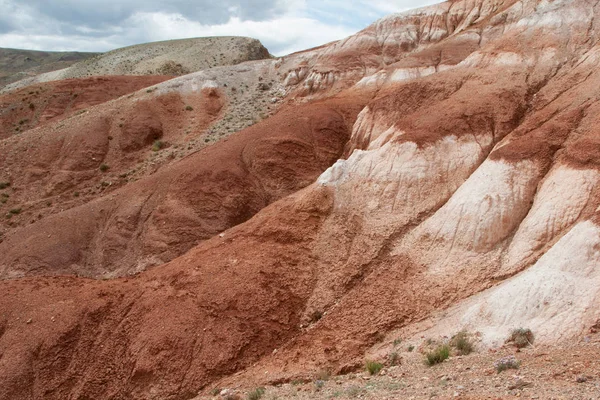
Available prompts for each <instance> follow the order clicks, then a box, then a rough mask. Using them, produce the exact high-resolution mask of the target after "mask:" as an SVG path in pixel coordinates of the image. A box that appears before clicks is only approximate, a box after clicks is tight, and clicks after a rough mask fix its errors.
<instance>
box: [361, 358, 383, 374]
mask: <svg viewBox="0 0 600 400" xmlns="http://www.w3.org/2000/svg"><path fill="white" fill-rule="evenodd" d="M365 368H366V370H367V372H369V375H377V374H378V373H379V371H381V370H382V369H383V364H381V363H379V362H377V361H367V362H366V364H365Z"/></svg>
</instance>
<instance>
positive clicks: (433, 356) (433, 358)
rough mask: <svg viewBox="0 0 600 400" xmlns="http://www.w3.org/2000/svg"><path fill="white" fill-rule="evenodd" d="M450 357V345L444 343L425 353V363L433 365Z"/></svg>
mask: <svg viewBox="0 0 600 400" xmlns="http://www.w3.org/2000/svg"><path fill="white" fill-rule="evenodd" d="M448 357H450V346H448V345H447V344H443V345H441V346H438V347H437V348H436V349H435V350H432V351H430V352H429V353H427V354H425V364H427V365H429V366H430V367H431V366H434V365H436V364H439V363H442V362H444V360H446V359H447V358H448Z"/></svg>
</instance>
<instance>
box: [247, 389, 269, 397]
mask: <svg viewBox="0 0 600 400" xmlns="http://www.w3.org/2000/svg"><path fill="white" fill-rule="evenodd" d="M265 391H266V390H265V388H264V387H259V388H256V389H254V390H253V391H251V392H250V393H248V400H259V399H260V398H261V397H263V395H264V394H265Z"/></svg>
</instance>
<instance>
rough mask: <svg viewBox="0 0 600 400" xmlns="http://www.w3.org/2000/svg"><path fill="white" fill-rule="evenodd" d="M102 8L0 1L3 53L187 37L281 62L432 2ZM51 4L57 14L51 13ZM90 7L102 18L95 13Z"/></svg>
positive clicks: (92, 2) (56, 0)
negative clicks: (253, 49)
mask: <svg viewBox="0 0 600 400" xmlns="http://www.w3.org/2000/svg"><path fill="white" fill-rule="evenodd" d="M107 1H109V3H110V4H107V5H104V2H103V1H101V0H77V1H75V0H43V1H41V0H28V1H27V4H23V3H17V2H16V0H0V8H1V9H3V10H7V12H8V13H5V14H4V17H3V16H0V47H13V48H27V49H35V50H76V51H107V50H111V49H114V48H119V47H123V46H128V45H132V44H136V43H144V42H151V41H158V40H169V39H179V38H186V37H200V36H249V37H253V38H257V39H259V40H261V42H262V43H263V44H264V45H265V46H266V47H267V48H268V49H269V50H270V51H271V52H272V53H273V54H276V55H284V54H288V53H291V52H294V51H298V50H304V49H307V48H310V47H314V46H318V45H321V44H324V43H327V42H330V41H333V40H337V39H342V38H344V37H346V36H349V35H351V34H353V33H354V32H356V31H358V30H359V29H362V28H364V27H365V26H367V25H369V24H370V23H372V22H374V21H375V20H376V19H377V18H379V17H382V16H384V15H386V14H388V13H390V12H396V11H402V10H405V9H407V8H412V7H416V6H422V5H427V4H431V3H435V2H437V1H436V0H385V1H384V0H374V1H367V0H355V1H347V0H343V1H340V0H251V1H248V2H246V1H240V0H221V1H220V2H214V1H212V0H211V1H208V2H207V1H206V0H199V1H198V2H195V3H193V4H194V6H192V2H189V1H187V0H185V1H184V0H170V1H164V0H144V1H141V0H140V1H138V0H132V1H130V2H125V3H123V2H122V0H118V1H117V0H107ZM100 3H102V4H100ZM204 3H206V4H209V7H207V8H206V10H204V14H202V15H199V14H198V7H197V5H198V4H200V5H201V4H204ZM53 4H54V5H55V6H56V7H58V8H56V9H55V8H51V7H52V5H53ZM119 4H125V5H124V6H123V7H121V6H118V5H119ZM142 4H143V5H142ZM69 5H72V6H73V7H74V8H73V12H72V13H71V14H69V13H65V14H61V13H59V12H58V11H57V10H58V9H65V8H66V7H67V6H69ZM75 5H76V7H75ZM59 6H60V7H59ZM94 6H95V7H96V8H98V9H101V10H102V12H99V13H94V12H93V10H94V8H93V7H94ZM103 7H104V8H103ZM252 7H255V8H256V7H259V8H260V7H262V8H263V9H259V10H257V9H253V8H252ZM112 9H114V10H115V11H114V13H113V12H111V10H112ZM174 10H180V11H178V12H174ZM194 10H195V11H194ZM191 11H194V12H191ZM223 13H225V14H223ZM59 14H60V17H59V16H58V15H59ZM227 14H228V15H229V16H228V17H227V18H225V19H224V18H223V16H224V15H227Z"/></svg>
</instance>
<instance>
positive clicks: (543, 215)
mask: <svg viewBox="0 0 600 400" xmlns="http://www.w3.org/2000/svg"><path fill="white" fill-rule="evenodd" d="M597 13H598V8H597V7H596V4H595V3H593V2H588V1H585V0H573V1H569V2H559V1H538V0H526V1H514V0H489V1H487V0H485V1H484V0H475V1H466V0H455V1H450V2H446V3H441V4H438V5H435V6H431V7H426V8H422V9H418V10H413V11H409V12H407V13H403V14H398V15H391V16H389V17H386V18H384V19H382V20H380V21H377V22H376V23H375V24H373V25H372V26H371V27H369V28H367V29H365V30H364V31H361V32H359V33H358V34H356V35H354V36H352V37H350V38H347V39H345V40H342V41H339V42H335V43H331V44H328V45H326V46H322V47H320V48H316V49H312V50H307V51H305V52H301V53H296V54H292V55H289V56H286V57H282V58H278V59H266V60H258V61H250V62H245V63H241V64H237V65H234V66H223V67H216V68H211V69H206V70H201V71H199V72H195V73H192V74H188V75H184V76H181V77H178V78H174V79H171V80H167V81H163V82H160V81H161V80H163V79H164V78H161V77H153V78H150V77H147V78H144V79H156V81H152V83H150V84H149V85H148V86H147V87H143V88H142V87H141V86H137V85H138V83H139V84H140V85H141V82H142V81H139V82H138V81H135V80H130V81H128V82H129V85H131V86H129V88H130V90H131V92H130V93H128V94H125V93H122V94H124V96H121V97H118V98H115V97H117V96H118V95H119V94H121V93H119V94H117V93H116V92H110V94H108V92H107V94H106V96H107V97H106V101H104V102H101V103H99V104H96V105H93V104H92V101H91V100H87V101H88V103H87V105H86V106H85V107H84V106H74V103H73V104H71V103H70V105H69V106H65V108H63V110H64V111H61V112H59V113H58V114H61V113H62V114H63V115H62V116H60V115H58V116H56V117H54V118H55V119H51V120H48V121H46V122H42V121H39V119H32V121H34V122H32V124H36V126H35V128H33V125H31V127H32V129H28V128H29V127H30V126H29V125H26V126H25V127H24V128H23V130H24V131H21V132H19V133H11V134H10V135H6V136H5V137H4V138H3V139H2V140H1V141H0V153H1V154H2V158H1V159H0V182H2V185H1V187H2V189H0V196H2V197H0V199H2V204H3V205H2V206H1V208H0V210H1V211H2V215H3V221H2V234H3V236H2V238H1V239H0V240H1V243H0V277H1V278H2V280H1V281H0V382H1V384H0V398H1V399H65V398H71V399H194V398H197V399H200V398H205V397H210V396H211V392H213V391H214V393H215V394H218V393H220V391H219V390H214V389H215V388H219V389H221V388H234V389H235V388H237V389H239V390H238V393H236V392H235V391H234V390H231V391H224V392H223V395H222V396H221V398H239V396H240V395H239V393H242V391H244V390H246V389H250V388H253V387H257V386H260V385H268V384H270V385H276V386H280V385H282V384H284V383H286V382H292V381H294V382H298V381H311V380H313V379H315V378H316V379H318V381H319V382H322V381H324V380H323V379H321V378H322V377H324V376H325V375H327V376H329V375H331V374H333V375H339V374H349V373H353V372H356V371H359V370H361V369H362V368H363V366H364V364H365V361H380V362H382V364H386V369H385V370H384V371H389V376H393V377H397V379H402V376H405V377H407V379H408V378H409V377H410V379H412V380H411V381H407V382H404V383H402V382H400V383H399V384H401V385H404V384H405V385H407V386H405V387H406V388H407V392H406V393H411V396H415V398H421V397H423V398H429V397H430V396H431V395H432V393H433V392H431V393H430V392H429V388H427V387H424V389H427V390H424V391H423V392H422V393H423V394H419V393H418V392H415V390H413V389H414V388H420V387H421V385H423V381H424V380H423V379H421V378H422V376H421V372H419V371H421V370H419V369H418V368H422V369H425V368H428V367H426V366H424V365H422V364H421V362H420V359H421V358H422V357H423V355H422V354H421V353H420V352H427V351H429V349H430V347H431V346H433V345H437V344H440V345H443V344H444V343H447V344H450V345H452V343H454V342H453V341H451V340H450V338H451V337H453V336H454V335H455V334H457V333H458V332H460V331H463V332H465V334H466V335H467V336H468V337H470V338H472V340H473V342H474V344H475V349H476V352H477V353H478V354H477V357H479V358H477V357H475V358H473V360H477V364H473V368H478V369H477V371H481V374H482V375H485V374H487V375H486V376H488V375H489V376H491V374H496V372H495V371H494V370H493V368H494V367H493V361H494V360H495V359H492V358H493V357H494V354H496V352H498V353H497V354H503V355H504V354H506V353H507V352H509V351H510V350H509V348H507V347H506V346H507V345H506V344H505V341H506V339H507V338H509V336H510V335H511V332H513V331H514V330H515V329H517V328H523V331H526V329H529V330H531V332H532V333H533V335H534V337H535V340H534V343H533V344H534V346H535V347H534V348H533V350H528V349H524V350H520V351H522V352H525V354H529V353H527V352H528V351H535V352H537V353H535V354H534V353H532V354H531V355H529V356H527V357H525V356H523V357H525V358H524V359H525V360H526V361H527V362H528V363H530V365H531V367H530V366H529V365H525V366H524V369H523V370H524V371H533V372H531V374H532V375H531V376H537V377H538V378H539V379H540V380H539V382H529V381H528V379H531V378H530V377H529V378H528V377H525V376H523V375H522V374H523V372H515V373H514V380H515V382H517V383H515V385H517V386H514V387H513V388H512V389H507V390H506V393H508V394H510V395H512V393H515V394H516V392H514V391H515V390H516V391H518V393H519V395H521V393H522V392H521V390H524V388H527V387H536V386H535V385H538V384H540V385H541V382H542V380H544V382H546V383H547V385H549V386H551V388H552V390H550V391H546V392H543V391H542V392H537V393H538V396H539V393H547V394H548V393H552V395H551V396H555V395H558V396H565V397H566V398H568V397H569V396H570V395H569V393H571V395H572V396H571V397H574V395H573V393H577V396H579V395H582V396H585V394H582V393H592V391H593V390H594V385H596V384H597V383H598V381H599V379H600V378H599V377H598V375H597V371H598V370H599V369H598V368H597V365H596V364H594V363H595V361H594V360H595V359H597V355H598V353H599V352H598V345H597V343H598V341H599V340H600V338H599V337H597V332H598V320H600V307H598V298H599V296H600V291H599V288H600V285H598V283H599V282H600V251H599V250H598V249H600V225H599V224H600V216H599V214H598V210H599V209H600V194H599V189H598V188H599V186H598V183H599V182H600V170H599V166H600V136H599V135H598V126H600V124H599V123H600V121H599V120H598V115H600V102H599V100H600V98H599V96H598V93H597V90H596V88H597V87H598V84H600V73H599V72H598V71H600V69H599V68H598V64H599V63H600V46H599V45H598V40H599V39H600V31H598V30H597V26H596V24H595V17H596V15H597ZM97 79H98V80H100V79H104V78H97ZM111 79H116V78H111ZM123 79H124V78H123ZM68 82H69V81H66V82H60V81H59V82H56V83H53V84H52V85H55V86H51V87H50V86H48V87H47V88H48V89H47V91H46V92H44V91H43V90H41V89H39V88H44V87H46V86H39V85H35V86H32V87H30V88H26V89H23V90H25V92H26V93H28V95H29V92H32V91H33V93H34V94H33V95H36V96H45V97H43V98H44V99H48V101H49V100H50V99H51V98H52V97H51V95H50V97H48V95H49V94H50V93H52V91H53V90H57V89H51V88H58V87H59V86H60V85H68V84H69V83H68ZM76 82H79V83H78V84H81V83H82V82H88V83H89V84H91V85H92V86H91V87H92V88H93V87H95V86H94V85H93V82H95V81H93V80H92V81H76ZM96 82H97V81H96ZM107 82H112V81H111V80H110V79H109V80H107ZM148 82H149V81H148ZM57 85H58V86H57ZM36 88H38V89H36ZM138 88H139V89H140V90H137V91H135V90H136V89H138ZM36 90H39V91H40V93H39V94H35V91H36ZM94 90H96V89H90V90H89V92H91V93H93V91H94ZM97 90H102V89H100V88H98V89H97ZM16 93H17V92H9V93H8V94H6V95H5V96H16V97H13V98H15V99H18V98H19V96H18V95H17V94H16ZM46 93H48V94H46ZM33 95H31V96H33ZM79 96H82V97H83V94H81V95H79ZM79 96H78V97H77V98H79ZM70 99H71V100H69V101H74V100H73V98H72V97H70ZM11 101H12V100H11ZM15 101H16V100H15ZM11 104H12V103H11ZM44 104H45V103H44ZM37 107H38V106H37V105H36V106H35V108H36V109H37ZM73 107H83V108H80V109H79V110H76V109H75V108H73ZM83 110H85V111H83ZM17 111H18V109H17ZM3 118H4V120H5V121H15V119H11V118H21V117H20V116H19V114H17V117H14V116H10V115H9V113H6V116H4V117H3ZM11 123H12V124H14V122H9V123H8V124H9V125H10V124H11ZM22 125H25V123H24V124H22ZM5 126H6V125H5ZM532 340H533V339H532ZM399 343H408V344H410V346H409V347H399ZM526 344H527V345H529V344H530V343H526ZM415 347H416V350H417V351H413V349H414V348H415ZM540 349H548V350H547V352H545V353H539V351H540ZM571 349H574V350H571ZM581 349H585V351H584V353H585V354H584V355H582V357H581V358H580V359H579V360H580V361H577V362H578V363H579V364H577V365H575V364H573V366H572V367H571V365H570V364H568V363H572V362H575V361H573V359H574V358H576V357H575V356H574V355H573V354H580V351H581ZM393 354H395V356H392V355H393ZM486 354H490V355H491V356H490V357H492V358H490V360H489V368H487V369H486V367H481V363H482V362H485V360H483V361H482V358H485V357H484V356H485V355H486ZM513 354H514V355H516V356H517V357H518V358H521V355H520V353H513ZM537 354H540V355H539V356H538V355H537ZM555 354H571V356H568V357H565V358H564V359H562V360H561V361H560V363H559V362H558V361H556V360H554V359H553V357H554V355H555ZM536 357H544V359H547V360H548V363H551V364H552V365H555V364H554V362H555V361H556V363H558V364H560V365H562V367H564V368H572V369H571V370H572V371H575V368H576V369H577V371H581V372H578V373H580V374H581V375H580V376H579V375H578V377H577V380H575V377H572V376H571V375H572V374H571V375H569V374H570V373H569V372H568V371H567V370H565V371H567V372H564V373H560V372H556V373H555V374H554V375H551V376H545V375H544V376H542V372H541V371H544V372H543V373H546V372H545V371H546V370H545V369H544V368H541V367H540V368H539V369H537V371H538V372H539V373H538V375H535V373H536V372H535V371H536V368H538V367H536V365H539V360H538V361H536V360H537V358H536ZM392 359H394V360H396V361H394V362H392V361H391V360H392ZM402 359H406V360H408V361H409V362H406V363H403V364H402V366H392V364H393V363H395V362H397V361H398V360H402ZM417 360H418V361H419V362H416V361H417ZM470 360H471V358H470V356H466V355H461V356H458V354H457V353H456V352H455V351H454V350H453V353H452V357H451V358H450V359H449V361H448V362H446V363H444V367H443V368H445V369H444V371H446V370H449V371H450V372H447V373H448V374H449V375H444V376H443V377H437V378H435V374H433V375H432V376H434V378H435V379H441V380H444V377H446V378H448V376H454V374H456V373H459V372H460V371H467V370H468V371H471V372H469V374H471V373H474V372H473V370H471V366H468V368H467V367H465V365H466V364H469V363H470V362H471V361H470ZM536 363H537V364H536ZM558 364H556V365H558ZM475 365H477V367H475ZM562 367H561V368H562ZM394 368H396V369H394ZM397 368H411V369H410V371H409V370H407V372H406V373H398V371H399V370H398V369H397ZM440 368H441V367H440ZM529 368H531V369H529ZM553 368H554V367H553ZM323 371H326V373H324V372H323ZM415 371H416V372H415ZM428 371H429V370H428ZM586 371H587V372H586ZM590 371H594V372H593V373H592V372H590ZM423 374H425V372H423ZM427 374H430V373H429V372H427ZM445 374H446V372H445ZM519 374H521V375H519ZM415 376H416V377H415ZM502 376H504V377H505V376H507V375H506V374H504V375H498V377H499V378H498V379H501V378H500V377H502ZM567 376H569V378H568V379H569V380H567V378H566V377H567ZM365 378H367V377H365ZM325 379H326V378H325ZM337 379H338V378H336V382H340V385H343V384H344V383H343V382H344V381H343V379H344V378H339V379H340V380H337ZM349 379H351V378H349ZM485 379H487V378H485ZM511 379H512V378H511ZM360 381H361V382H364V381H365V379H362V378H361V379H360ZM488 381H490V382H492V380H491V378H489V379H487V380H486V383H489V382H488ZM373 382H374V383H373V385H376V383H377V381H373ZM444 382H445V383H444V384H441V383H440V385H439V387H436V388H435V393H436V396H438V397H440V398H457V397H459V398H472V399H480V398H481V399H483V398H489V397H490V396H496V397H497V390H496V389H497V386H494V385H492V384H490V385H489V388H487V386H486V387H482V386H485V385H479V386H473V387H472V391H471V392H469V393H466V389H465V387H464V386H462V385H457V384H454V383H453V382H454V381H453V380H452V379H446V380H445V381H444ZM494 382H495V381H494ZM519 382H520V383H519ZM492 383H493V382H492ZM333 384H335V383H331V385H333ZM498 384H499V383H498ZM502 384H504V383H502ZM319 385H321V386H323V385H329V383H319V384H317V383H315V388H313V389H310V390H311V392H310V393H308V394H307V395H306V396H305V397H300V398H326V397H319V396H322V393H331V395H332V396H338V395H336V394H335V393H333V392H327V391H325V392H321V391H320V389H321V386H319ZM373 385H371V386H373ZM576 385H589V386H580V387H579V388H585V387H587V388H588V389H589V390H588V389H577V391H576V389H574V387H575V386H576ZM409 387H410V390H409V389H408V388H409ZM359 389H360V388H359ZM396 389H398V387H396ZM396 389H394V390H395V391H394V393H395V394H394V395H389V396H388V397H386V395H385V394H382V392H381V391H374V392H370V391H369V390H370V389H369V388H365V389H364V391H360V390H359V392H352V393H354V394H352V393H351V392H350V391H344V392H340V393H339V396H342V397H344V396H345V397H348V398H350V397H353V396H354V397H355V396H357V395H361V396H364V397H367V398H398V396H400V397H401V396H402V393H403V392H402V390H401V388H400V389H398V390H396ZM555 389H556V391H555ZM269 390H271V389H269ZM273 390H274V391H275V390H276V389H273ZM390 390H391V389H390ZM544 390H545V389H544ZM511 391H512V392H511ZM260 393H262V392H261V391H260V390H259V391H258V392H255V393H254V394H251V395H250V396H251V397H252V398H256V397H255V396H258V397H260V396H261V394H260ZM274 393H275V392H274ZM295 393H296V394H298V395H299V396H302V395H303V394H302V393H298V392H297V391H295ZM523 393H525V392H523ZM532 393H533V394H535V393H536V392H532ZM557 393H558V394H557ZM311 396H312V397H311ZM394 396H395V397H394ZM461 396H462V397H461ZM549 396H550V394H549ZM591 397H592V398H593V395H591Z"/></svg>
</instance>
